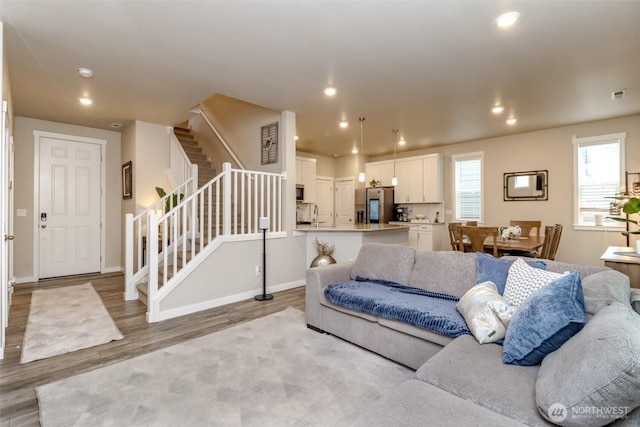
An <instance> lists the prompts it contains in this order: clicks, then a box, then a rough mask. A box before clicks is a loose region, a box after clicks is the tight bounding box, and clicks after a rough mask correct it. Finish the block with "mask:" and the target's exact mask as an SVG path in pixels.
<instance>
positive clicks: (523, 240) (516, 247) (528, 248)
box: [484, 236, 544, 253]
mask: <svg viewBox="0 0 640 427" xmlns="http://www.w3.org/2000/svg"><path fill="white" fill-rule="evenodd" d="M542 245H544V236H517V237H512V238H510V239H502V238H498V244H497V246H498V252H503V253H504V252H509V253H511V252H534V251H536V250H538V249H539V248H541V247H542ZM484 247H485V249H490V250H491V249H493V238H492V237H488V238H487V239H486V240H485V241H484Z"/></svg>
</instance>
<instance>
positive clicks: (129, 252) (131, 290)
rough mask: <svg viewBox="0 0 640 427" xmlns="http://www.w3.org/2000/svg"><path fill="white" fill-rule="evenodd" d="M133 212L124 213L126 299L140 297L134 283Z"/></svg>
mask: <svg viewBox="0 0 640 427" xmlns="http://www.w3.org/2000/svg"><path fill="white" fill-rule="evenodd" d="M133 259H134V256H133V214H130V213H128V214H125V215H124V300H125V301H131V300H134V299H136V298H138V295H137V292H136V289H135V287H134V285H133Z"/></svg>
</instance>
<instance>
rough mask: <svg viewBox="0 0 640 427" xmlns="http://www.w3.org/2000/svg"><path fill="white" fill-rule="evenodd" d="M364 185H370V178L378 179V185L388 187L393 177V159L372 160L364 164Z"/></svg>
mask: <svg viewBox="0 0 640 427" xmlns="http://www.w3.org/2000/svg"><path fill="white" fill-rule="evenodd" d="M364 173H365V175H366V185H367V187H370V186H371V184H370V183H371V180H373V179H375V180H376V181H378V187H388V186H390V185H391V178H393V161H391V162H389V161H384V162H373V163H367V164H365V169H364Z"/></svg>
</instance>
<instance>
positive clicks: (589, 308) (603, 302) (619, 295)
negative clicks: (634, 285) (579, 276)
mask: <svg viewBox="0 0 640 427" xmlns="http://www.w3.org/2000/svg"><path fill="white" fill-rule="evenodd" d="M582 292H583V293H584V311H585V314H586V315H587V318H591V316H593V315H594V314H596V313H597V312H598V311H600V310H601V309H603V308H604V307H606V306H608V305H609V304H611V303H612V302H614V301H616V302H619V303H622V304H628V303H629V296H630V293H629V292H630V287H629V277H628V276H627V275H625V274H622V273H620V272H619V271H615V270H606V271H601V272H598V273H595V274H592V275H590V276H587V277H585V278H584V279H583V280H582Z"/></svg>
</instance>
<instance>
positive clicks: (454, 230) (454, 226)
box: [449, 222, 461, 251]
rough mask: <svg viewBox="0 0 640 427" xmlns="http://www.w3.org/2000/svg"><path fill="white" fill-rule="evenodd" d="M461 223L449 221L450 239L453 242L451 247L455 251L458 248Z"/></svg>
mask: <svg viewBox="0 0 640 427" xmlns="http://www.w3.org/2000/svg"><path fill="white" fill-rule="evenodd" d="M460 225H461V224H460V223H459V222H450V223H449V241H450V242H451V248H452V249H453V250H454V251H457V250H458V226H460Z"/></svg>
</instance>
